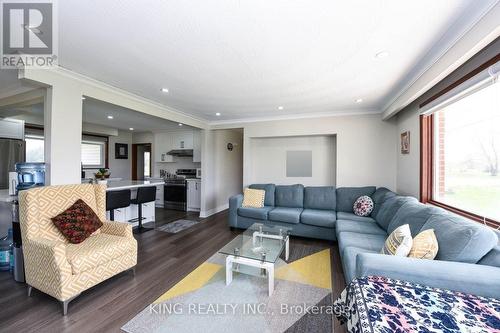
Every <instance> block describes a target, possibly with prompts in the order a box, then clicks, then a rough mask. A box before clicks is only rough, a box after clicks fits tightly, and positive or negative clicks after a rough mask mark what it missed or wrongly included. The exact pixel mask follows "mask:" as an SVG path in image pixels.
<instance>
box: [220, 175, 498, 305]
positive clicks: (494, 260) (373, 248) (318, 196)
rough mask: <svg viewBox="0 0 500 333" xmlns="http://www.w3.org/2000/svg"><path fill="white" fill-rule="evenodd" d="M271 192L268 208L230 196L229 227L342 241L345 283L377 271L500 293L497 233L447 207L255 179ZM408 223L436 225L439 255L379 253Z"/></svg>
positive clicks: (371, 190) (386, 193) (372, 191)
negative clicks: (369, 204)
mask: <svg viewBox="0 0 500 333" xmlns="http://www.w3.org/2000/svg"><path fill="white" fill-rule="evenodd" d="M250 188H254V189H263V190H265V191H266V196H265V202H264V204H265V207H264V208H245V207H242V201H243V195H241V194H240V195H236V196H233V197H231V198H230V199H229V225H230V226H231V227H235V228H247V227H249V226H250V225H252V224H253V223H256V222H259V223H266V224H272V225H282V226H285V227H291V228H292V235H296V236H303V237H311V238H318V239H326V240H337V242H338V246H339V252H340V256H341V259H342V265H343V268H344V275H345V279H346V282H349V281H351V280H352V279H353V278H355V277H361V276H367V275H380V276H386V277H390V278H394V279H402V280H406V281H410V282H414V283H421V284H424V285H428V286H431V287H438V288H445V289H450V290H456V291H462V292H466V293H471V294H475V295H480V296H485V297H494V298H500V243H499V242H500V241H499V239H500V233H499V232H498V231H497V232H495V231H494V230H493V229H491V228H488V227H486V226H483V225H481V224H479V223H476V222H473V221H470V220H467V219H464V218H462V217H460V216H458V215H455V214H452V213H448V212H447V211H445V210H443V209H441V208H437V207H433V206H429V205H424V204H421V203H419V202H418V200H417V199H415V198H413V197H405V196H399V195H397V194H396V193H394V192H391V191H390V190H388V189H386V188H378V189H377V188H375V187H374V186H366V187H341V188H337V189H336V188H334V187H330V186H324V187H304V186H302V185H299V184H297V185H287V186H280V185H274V184H254V185H251V186H250ZM362 195H368V196H370V197H371V198H372V200H373V201H374V209H373V211H372V213H371V215H370V216H368V217H360V216H357V215H355V214H354V213H353V209H352V207H353V205H354V202H355V200H356V199H357V198H358V197H360V196H362ZM403 224H409V225H410V230H411V233H412V236H416V235H417V234H418V233H419V232H420V231H423V230H427V229H434V232H435V234H436V237H437V239H438V243H439V251H438V254H437V257H436V259H435V260H424V259H414V258H406V257H395V256H388V255H383V254H380V250H381V249H382V246H383V244H384V242H385V240H386V238H387V236H388V235H389V234H390V233H391V232H392V231H393V230H395V229H396V228H397V227H399V226H401V225H403Z"/></svg>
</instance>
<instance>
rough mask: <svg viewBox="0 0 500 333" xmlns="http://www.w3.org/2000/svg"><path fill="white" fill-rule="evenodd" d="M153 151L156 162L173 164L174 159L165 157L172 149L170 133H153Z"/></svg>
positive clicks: (169, 156)
mask: <svg viewBox="0 0 500 333" xmlns="http://www.w3.org/2000/svg"><path fill="white" fill-rule="evenodd" d="M154 137H155V140H154V150H155V161H156V162H174V157H173V156H171V155H167V153H168V152H169V151H171V150H172V149H173V148H172V147H173V144H172V142H173V140H172V135H171V133H155V135H154Z"/></svg>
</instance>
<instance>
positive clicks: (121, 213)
mask: <svg viewBox="0 0 500 333" xmlns="http://www.w3.org/2000/svg"><path fill="white" fill-rule="evenodd" d="M128 215H129V207H125V208H118V209H115V219H114V221H117V222H127V221H128V220H129V217H128ZM106 218H107V219H108V220H110V214H109V211H108V212H106Z"/></svg>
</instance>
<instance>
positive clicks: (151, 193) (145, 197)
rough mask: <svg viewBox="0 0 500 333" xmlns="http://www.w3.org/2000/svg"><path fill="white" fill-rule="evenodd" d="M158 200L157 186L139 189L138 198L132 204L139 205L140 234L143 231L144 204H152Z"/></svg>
mask: <svg viewBox="0 0 500 333" xmlns="http://www.w3.org/2000/svg"><path fill="white" fill-rule="evenodd" d="M155 200H156V186H147V187H139V188H138V189H137V196H136V198H135V199H132V200H131V203H133V204H134V205H137V206H138V207H137V208H138V209H137V210H138V213H139V214H138V215H139V226H138V227H137V231H138V232H142V231H143V227H142V204H143V203H146V202H151V201H155Z"/></svg>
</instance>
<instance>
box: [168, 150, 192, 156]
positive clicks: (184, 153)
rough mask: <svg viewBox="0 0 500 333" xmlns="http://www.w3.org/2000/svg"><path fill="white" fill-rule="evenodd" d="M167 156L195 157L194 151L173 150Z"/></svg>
mask: <svg viewBox="0 0 500 333" xmlns="http://www.w3.org/2000/svg"><path fill="white" fill-rule="evenodd" d="M167 155H172V156H178V157H193V150H192V149H173V150H171V151H169V152H168V153H167Z"/></svg>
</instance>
